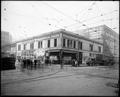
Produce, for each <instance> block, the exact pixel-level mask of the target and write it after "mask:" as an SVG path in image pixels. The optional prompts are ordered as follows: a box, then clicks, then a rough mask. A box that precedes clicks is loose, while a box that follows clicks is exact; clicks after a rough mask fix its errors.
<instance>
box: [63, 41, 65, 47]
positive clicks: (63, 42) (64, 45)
mask: <svg viewBox="0 0 120 97" xmlns="http://www.w3.org/2000/svg"><path fill="white" fill-rule="evenodd" d="M65 41H66V39H63V47H66V45H65Z"/></svg>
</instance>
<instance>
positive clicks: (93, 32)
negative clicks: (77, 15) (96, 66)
mask: <svg viewBox="0 0 120 97" xmlns="http://www.w3.org/2000/svg"><path fill="white" fill-rule="evenodd" d="M75 32H77V33H78V34H80V35H82V36H84V37H86V38H89V39H93V40H95V41H98V42H101V43H102V44H103V55H104V59H108V58H114V59H115V61H117V62H118V61H119V34H118V33H116V32H115V31H113V30H112V29H111V28H109V27H108V26H106V25H100V26H96V27H91V28H88V29H83V30H78V31H75Z"/></svg>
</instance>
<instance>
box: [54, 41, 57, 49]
mask: <svg viewBox="0 0 120 97" xmlns="http://www.w3.org/2000/svg"><path fill="white" fill-rule="evenodd" d="M56 46H57V39H54V47H56Z"/></svg>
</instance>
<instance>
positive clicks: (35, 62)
mask: <svg viewBox="0 0 120 97" xmlns="http://www.w3.org/2000/svg"><path fill="white" fill-rule="evenodd" d="M36 65H37V60H36V59H35V60H34V66H35V69H36Z"/></svg>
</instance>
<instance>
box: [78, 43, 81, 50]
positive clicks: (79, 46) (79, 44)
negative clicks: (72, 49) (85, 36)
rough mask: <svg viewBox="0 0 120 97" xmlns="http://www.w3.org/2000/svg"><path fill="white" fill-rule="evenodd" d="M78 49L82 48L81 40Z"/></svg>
mask: <svg viewBox="0 0 120 97" xmlns="http://www.w3.org/2000/svg"><path fill="white" fill-rule="evenodd" d="M78 49H79V50H82V42H80V41H79V42H78Z"/></svg>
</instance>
